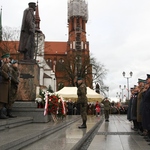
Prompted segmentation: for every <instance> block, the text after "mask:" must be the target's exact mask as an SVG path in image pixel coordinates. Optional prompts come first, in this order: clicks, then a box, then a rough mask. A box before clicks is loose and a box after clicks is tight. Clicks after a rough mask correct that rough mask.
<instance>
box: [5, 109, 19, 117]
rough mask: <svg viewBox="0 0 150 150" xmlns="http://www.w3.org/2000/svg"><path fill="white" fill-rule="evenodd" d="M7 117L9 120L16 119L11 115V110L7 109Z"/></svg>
mask: <svg viewBox="0 0 150 150" xmlns="http://www.w3.org/2000/svg"><path fill="white" fill-rule="evenodd" d="M7 116H8V117H9V118H16V117H17V116H14V115H12V113H11V109H7Z"/></svg>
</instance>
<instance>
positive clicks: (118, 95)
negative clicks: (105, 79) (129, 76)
mask: <svg viewBox="0 0 150 150" xmlns="http://www.w3.org/2000/svg"><path fill="white" fill-rule="evenodd" d="M116 94H117V95H116V97H118V98H119V101H120V96H121V92H120V94H119V93H118V92H117V93H116Z"/></svg>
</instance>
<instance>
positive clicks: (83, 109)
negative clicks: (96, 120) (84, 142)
mask: <svg viewBox="0 0 150 150" xmlns="http://www.w3.org/2000/svg"><path fill="white" fill-rule="evenodd" d="M77 88H78V89H77V95H78V100H77V103H78V105H79V107H80V114H81V118H82V122H83V124H82V125H81V126H79V127H78V128H79V129H82V128H86V127H87V126H86V121H87V97H86V94H87V88H86V85H85V84H84V83H83V79H82V78H81V77H79V78H78V79H77Z"/></svg>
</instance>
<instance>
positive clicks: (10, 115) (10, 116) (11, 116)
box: [7, 114, 17, 118]
mask: <svg viewBox="0 0 150 150" xmlns="http://www.w3.org/2000/svg"><path fill="white" fill-rule="evenodd" d="M7 116H8V117H9V118H16V117H17V116H14V115H12V114H9V115H7Z"/></svg>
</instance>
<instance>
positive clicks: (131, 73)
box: [122, 71, 133, 100]
mask: <svg viewBox="0 0 150 150" xmlns="http://www.w3.org/2000/svg"><path fill="white" fill-rule="evenodd" d="M125 74H126V73H125V72H123V73H122V75H123V77H124V78H126V79H127V88H128V100H129V78H131V77H132V75H133V72H132V71H131V72H130V76H128V77H126V76H125Z"/></svg>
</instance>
